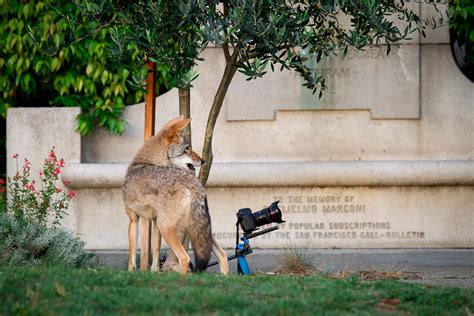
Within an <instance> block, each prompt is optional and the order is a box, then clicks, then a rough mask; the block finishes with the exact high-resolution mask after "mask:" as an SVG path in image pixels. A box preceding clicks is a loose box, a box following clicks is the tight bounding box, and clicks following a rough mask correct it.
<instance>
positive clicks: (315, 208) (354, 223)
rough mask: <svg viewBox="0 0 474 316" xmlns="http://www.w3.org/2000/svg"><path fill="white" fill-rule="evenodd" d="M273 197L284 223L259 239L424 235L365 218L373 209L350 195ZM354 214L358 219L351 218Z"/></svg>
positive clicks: (222, 235)
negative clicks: (277, 202) (277, 203)
mask: <svg viewBox="0 0 474 316" xmlns="http://www.w3.org/2000/svg"><path fill="white" fill-rule="evenodd" d="M273 200H275V201H277V200H278V201H280V203H279V207H280V209H281V211H282V213H283V219H284V220H285V221H286V222H285V223H281V224H280V225H279V230H277V231H273V232H270V233H267V234H264V235H261V236H259V237H258V238H259V239H261V240H267V241H269V240H271V241H279V242H282V241H283V242H287V243H291V242H301V241H315V242H316V243H318V241H322V242H324V241H326V240H331V241H336V242H337V241H338V240H339V241H341V240H344V241H356V242H357V241H358V242H364V241H382V242H383V241H397V240H421V239H424V238H425V235H426V234H425V231H424V230H403V229H401V228H400V227H398V225H397V224H394V223H393V222H392V220H390V218H384V219H373V220H367V218H372V217H374V218H375V217H376V216H375V215H377V214H376V210H371V209H370V208H369V207H368V206H367V204H366V203H365V202H364V201H361V199H360V198H358V196H357V195H353V194H321V195H274V196H273ZM263 207H266V206H265V205H262V208H263ZM254 211H255V210H254ZM302 216H304V218H302ZM358 216H360V217H361V218H360V220H355V219H357V218H358ZM349 217H350V218H349ZM274 225H275V224H269V225H265V226H262V227H261V228H262V229H264V228H268V227H271V226H274ZM214 235H215V236H216V237H217V238H218V239H224V240H235V238H236V233H235V232H215V233H214Z"/></svg>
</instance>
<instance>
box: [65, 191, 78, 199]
mask: <svg viewBox="0 0 474 316" xmlns="http://www.w3.org/2000/svg"><path fill="white" fill-rule="evenodd" d="M75 196H76V192H74V191H69V193H68V194H67V197H68V198H70V199H72V198H73V197H75Z"/></svg>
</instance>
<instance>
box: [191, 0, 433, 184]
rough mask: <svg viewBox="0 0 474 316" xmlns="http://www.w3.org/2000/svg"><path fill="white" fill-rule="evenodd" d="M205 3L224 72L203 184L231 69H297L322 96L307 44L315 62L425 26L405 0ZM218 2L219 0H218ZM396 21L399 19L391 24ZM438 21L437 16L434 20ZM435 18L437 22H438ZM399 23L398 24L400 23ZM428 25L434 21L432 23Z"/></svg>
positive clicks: (208, 34) (249, 72)
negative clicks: (310, 65) (308, 58)
mask: <svg viewBox="0 0 474 316" xmlns="http://www.w3.org/2000/svg"><path fill="white" fill-rule="evenodd" d="M216 2H217V1H214V2H209V1H208V3H207V5H206V12H207V17H206V22H205V24H204V25H203V32H204V38H206V39H207V40H208V41H209V42H212V43H214V44H216V45H219V46H221V47H222V50H223V54H224V56H225V60H226V67H225V70H224V74H223V77H222V80H221V83H220V86H219V88H218V90H217V93H216V96H215V98H214V101H213V104H212V108H211V110H210V113H209V118H208V122H207V127H206V135H205V140H204V148H203V159H204V160H205V161H206V162H205V163H204V165H203V166H202V168H201V171H200V175H199V176H200V179H201V181H202V182H203V183H206V181H207V178H208V176H209V171H210V166H211V164H212V158H213V156H212V137H213V131H214V126H215V123H216V121H217V117H218V115H219V113H220V110H221V107H222V104H223V101H224V97H225V94H226V92H227V88H228V87H229V85H230V83H231V81H232V78H233V77H234V75H235V73H236V71H237V70H238V71H240V72H241V73H243V74H244V75H246V76H247V79H248V80H251V79H255V78H259V77H262V76H264V75H265V74H266V72H267V71H268V66H269V67H270V69H271V70H272V71H274V70H275V67H278V68H279V69H280V70H283V69H287V70H293V71H297V72H298V73H300V74H301V76H302V77H303V78H304V81H305V83H304V84H303V85H304V86H306V87H307V88H309V89H311V90H312V91H313V93H317V94H318V95H319V97H321V96H322V93H323V91H324V89H325V88H326V85H325V78H324V76H323V75H320V74H316V73H314V72H312V71H311V69H309V68H307V67H306V66H305V61H306V60H305V57H304V56H303V55H302V54H301V55H300V54H299V52H300V51H301V49H306V50H307V51H308V52H309V54H310V56H314V57H315V58H316V61H317V62H320V61H321V59H322V58H323V57H333V56H336V55H342V56H345V55H346V53H347V51H348V49H349V48H353V49H356V50H364V49H366V48H367V47H369V46H373V45H386V48H387V54H389V53H390V50H391V46H392V45H397V44H398V43H400V41H402V40H405V39H408V38H409V37H410V36H411V34H413V33H414V32H417V31H420V32H422V33H423V34H424V31H423V29H424V28H425V27H427V26H428V24H427V23H426V22H423V21H422V20H421V19H420V17H419V16H418V15H417V14H416V13H415V12H413V11H412V10H410V9H409V8H408V7H407V6H406V4H405V2H404V1H393V0H291V1H288V0H231V1H223V4H221V5H218V4H217V3H216ZM220 2H222V1H220ZM396 21H398V23H396ZM435 22H437V21H435ZM439 23H442V21H440V22H439ZM400 25H403V26H400ZM431 26H433V25H431Z"/></svg>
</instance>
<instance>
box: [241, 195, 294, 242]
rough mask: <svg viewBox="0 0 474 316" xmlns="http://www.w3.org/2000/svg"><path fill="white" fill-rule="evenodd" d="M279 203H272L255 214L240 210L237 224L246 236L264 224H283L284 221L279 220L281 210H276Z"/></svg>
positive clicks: (248, 210)
mask: <svg viewBox="0 0 474 316" xmlns="http://www.w3.org/2000/svg"><path fill="white" fill-rule="evenodd" d="M279 202H280V201H276V202H273V203H272V204H271V205H270V206H269V207H266V208H264V209H262V210H260V211H258V212H255V213H252V210H251V209H249V208H242V209H240V210H239V211H238V212H237V223H238V224H240V227H242V230H243V231H244V233H246V234H249V233H251V232H253V231H254V230H255V229H257V228H258V227H260V226H262V225H265V224H270V223H278V224H280V223H284V222H285V221H284V220H282V219H281V217H282V214H281V210H280V209H279V208H278V203H279Z"/></svg>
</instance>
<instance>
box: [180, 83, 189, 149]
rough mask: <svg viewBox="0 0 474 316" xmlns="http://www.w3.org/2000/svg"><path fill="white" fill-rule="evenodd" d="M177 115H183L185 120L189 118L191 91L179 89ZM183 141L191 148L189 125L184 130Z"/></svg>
mask: <svg viewBox="0 0 474 316" xmlns="http://www.w3.org/2000/svg"><path fill="white" fill-rule="evenodd" d="M178 94H179V115H184V117H185V118H189V117H191V89H190V88H189V87H188V88H179V89H178ZM184 141H185V142H187V143H188V144H189V145H190V146H191V124H189V125H188V126H186V127H185V129H184Z"/></svg>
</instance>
